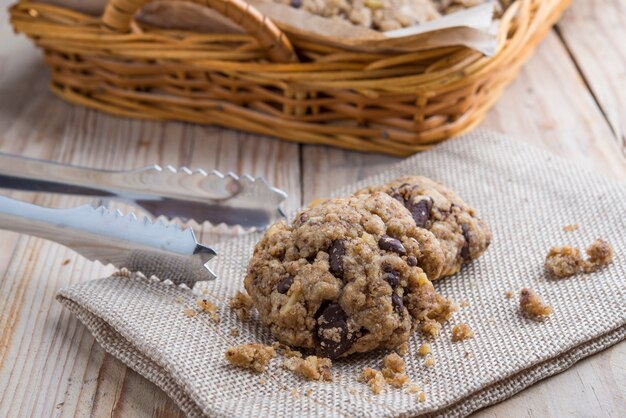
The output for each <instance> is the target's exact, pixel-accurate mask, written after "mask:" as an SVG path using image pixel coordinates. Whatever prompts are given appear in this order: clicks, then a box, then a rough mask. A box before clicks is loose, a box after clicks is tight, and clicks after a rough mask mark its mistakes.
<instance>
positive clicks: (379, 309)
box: [245, 177, 491, 358]
mask: <svg viewBox="0 0 626 418" xmlns="http://www.w3.org/2000/svg"><path fill="white" fill-rule="evenodd" d="M490 240H491V232H490V230H489V227H488V225H487V224H486V223H485V222H484V221H482V220H481V219H479V218H478V217H477V216H476V214H475V211H474V210H473V209H472V208H471V207H469V206H468V205H467V204H465V202H463V201H462V200H461V198H459V197H458V196H457V195H456V193H454V192H453V191H451V190H450V189H448V188H446V187H445V186H443V185H441V184H439V183H436V182H434V181H432V180H430V179H427V178H424V177H403V178H399V179H397V180H394V181H392V182H390V183H387V184H384V185H380V186H373V187H369V188H366V189H363V190H360V191H358V192H357V193H355V194H354V195H352V196H349V197H346V198H339V199H328V200H324V201H321V202H319V201H318V202H316V204H315V205H312V206H310V207H308V208H306V209H304V210H301V211H300V212H298V213H297V214H296V216H295V219H294V220H293V222H292V223H291V224H289V223H287V222H285V221H281V222H279V223H277V224H275V225H273V226H272V227H270V228H269V229H268V230H267V231H266V233H265V235H264V236H263V238H262V239H261V240H260V241H259V243H258V244H257V245H256V247H255V251H254V255H253V257H252V259H251V260H250V263H249V266H248V271H247V275H246V278H245V287H246V290H247V291H248V293H249V294H250V296H251V297H252V300H253V302H254V305H255V307H256V308H257V310H258V312H259V316H260V318H261V320H262V321H263V322H264V323H265V324H266V325H267V326H268V327H269V328H270V330H271V332H272V333H273V335H274V336H276V338H278V339H279V340H280V341H281V342H283V343H285V344H288V345H291V346H296V347H301V348H305V349H311V350H314V351H316V352H317V353H318V354H319V355H322V356H324V357H328V358H337V357H340V356H346V355H349V354H352V353H358V352H366V351H371V350H375V349H379V348H395V347H397V346H399V345H401V344H402V343H404V342H406V341H407V340H408V338H409V336H410V334H411V333H412V332H413V331H415V330H417V329H420V330H421V331H422V332H424V333H426V334H427V335H429V336H432V337H435V336H437V335H438V332H439V329H440V328H441V324H442V323H444V322H445V321H447V320H448V319H449V318H450V316H451V315H452V313H453V312H454V311H455V310H456V309H457V306H456V304H454V303H453V302H452V301H451V300H448V299H446V298H444V297H442V296H441V295H439V294H438V293H437V292H436V291H435V289H434V287H433V285H432V283H431V282H432V281H433V280H437V279H440V278H442V277H444V276H447V275H451V274H454V273H456V272H458V270H459V269H460V268H461V266H462V265H463V264H465V263H469V262H471V261H472V260H474V259H476V258H478V257H479V256H480V255H481V254H482V253H483V252H484V251H485V250H486V248H487V247H488V246H489V243H490Z"/></svg>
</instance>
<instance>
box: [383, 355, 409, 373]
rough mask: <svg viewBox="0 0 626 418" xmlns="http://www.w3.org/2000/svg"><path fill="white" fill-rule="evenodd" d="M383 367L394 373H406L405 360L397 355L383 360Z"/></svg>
mask: <svg viewBox="0 0 626 418" xmlns="http://www.w3.org/2000/svg"><path fill="white" fill-rule="evenodd" d="M383 367H384V368H385V369H389V370H391V371H392V372H394V373H402V372H403V371H404V360H402V357H400V356H399V355H397V354H396V353H391V354H389V355H387V356H385V358H384V359H383Z"/></svg>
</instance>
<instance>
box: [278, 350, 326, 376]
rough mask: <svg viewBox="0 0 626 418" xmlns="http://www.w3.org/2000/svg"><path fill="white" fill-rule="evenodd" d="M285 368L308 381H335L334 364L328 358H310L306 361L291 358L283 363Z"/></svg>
mask: <svg viewBox="0 0 626 418" xmlns="http://www.w3.org/2000/svg"><path fill="white" fill-rule="evenodd" d="M283 367H285V368H286V369H288V370H291V371H292V372H294V373H295V374H297V375H298V376H301V377H304V378H305V379H307V380H323V381H326V382H330V381H332V380H333V375H332V372H331V369H332V367H333V363H332V361H331V360H330V359H327V358H323V357H317V356H308V357H307V358H306V359H302V358H299V357H291V358H290V359H289V360H287V361H285V362H284V363H283Z"/></svg>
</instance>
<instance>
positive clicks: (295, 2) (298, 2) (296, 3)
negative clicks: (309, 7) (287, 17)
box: [289, 0, 302, 9]
mask: <svg viewBox="0 0 626 418" xmlns="http://www.w3.org/2000/svg"><path fill="white" fill-rule="evenodd" d="M289 4H290V5H291V7H295V8H296V9H299V8H300V6H302V0H291V1H290V2H289Z"/></svg>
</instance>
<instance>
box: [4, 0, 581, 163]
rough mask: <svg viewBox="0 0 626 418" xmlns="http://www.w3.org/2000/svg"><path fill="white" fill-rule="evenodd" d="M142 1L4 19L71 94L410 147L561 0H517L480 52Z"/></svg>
mask: <svg viewBox="0 0 626 418" xmlns="http://www.w3.org/2000/svg"><path fill="white" fill-rule="evenodd" d="M148 1H150V0H110V2H109V4H108V5H107V7H106V9H105V12H104V13H103V16H102V17H94V16H89V15H85V14H81V13H77V12H75V11H71V10H68V9H64V8H60V7H56V6H51V5H48V4H42V3H36V2H31V1H28V0H23V1H21V2H19V3H18V4H16V5H15V6H13V7H12V8H11V10H10V12H11V21H12V23H13V26H14V28H15V29H16V31H18V32H23V33H25V34H27V35H28V36H30V37H31V38H32V39H33V40H34V42H35V43H36V44H37V45H39V46H40V47H41V48H42V49H43V50H44V52H45V61H46V62H47V64H48V65H49V66H50V67H51V69H52V82H51V88H52V90H53V91H54V92H55V93H56V94H58V95H59V96H61V97H63V98H65V99H67V100H69V101H71V102H74V103H79V104H82V105H85V106H89V107H93V108H96V109H100V110H103V111H106V112H109V113H113V114H116V115H121V116H128V117H134V118H145V119H157V120H164V119H169V120H182V121H190V122H196V123H203V124H214V125H220V126H225V127H231V128H235V129H239V130H244V131H249V132H256V133H260V134H265V135H271V136H275V137H279V138H282V139H285V140H289V141H297V142H303V143H309V144H326V145H332V146H337V147H343V148H349V149H355V150H362V151H375V152H383V153H387V154H393V155H408V154H412V153H414V152H416V151H420V150H424V149H426V148H428V147H430V146H432V145H433V144H435V143H436V142H438V141H441V140H443V139H446V138H449V137H451V136H454V135H457V134H460V133H462V132H465V131H467V130H469V129H471V128H473V127H474V126H476V125H477V124H478V123H479V122H480V121H481V120H482V118H483V117H484V116H485V113H486V112H487V110H488V109H489V108H490V107H491V106H492V105H493V104H494V103H495V102H496V100H497V99H498V97H499V96H500V94H501V93H502V90H503V89H504V87H505V86H506V85H507V84H508V83H509V82H511V81H512V79H513V78H514V77H515V76H516V74H517V72H518V70H519V68H520V66H521V65H522V64H523V63H524V62H525V61H526V60H527V59H528V57H529V56H530V55H531V53H532V51H533V50H534V48H535V46H536V45H537V43H538V42H540V40H541V39H542V38H543V37H544V36H545V34H546V33H547V32H548V31H549V29H550V28H551V26H552V25H553V24H554V23H555V22H556V21H557V19H558V18H559V17H560V15H561V13H562V12H563V11H564V10H565V8H566V7H567V6H568V5H569V3H570V1H571V0H517V1H515V2H514V3H513V4H512V6H510V7H509V8H508V9H507V11H506V13H505V15H504V16H503V18H502V23H501V29H500V34H499V38H498V53H497V54H496V55H495V56H493V57H491V58H487V57H485V56H483V55H482V54H481V53H479V52H476V51H473V50H470V49H468V48H464V47H448V48H438V49H431V50H426V51H420V52H413V53H397V54H374V53H364V52H356V51H348V50H344V49H340V48H338V47H336V46H328V45H321V44H320V43H316V42H311V41H310V40H307V39H306V38H305V37H303V36H291V39H289V38H288V37H287V36H286V35H285V34H284V33H283V32H282V31H281V30H280V29H279V28H278V27H277V26H276V25H274V24H273V23H272V22H271V21H269V20H267V19H266V18H264V17H263V16H262V15H261V14H260V13H259V12H258V11H256V10H255V9H253V8H252V7H250V6H248V5H247V4H246V3H245V2H244V1H243V0H193V2H194V3H198V4H201V5H203V6H205V7H209V8H212V9H214V10H215V11H218V12H219V13H221V14H222V15H224V16H226V17H228V18H230V19H232V20H233V21H235V22H237V23H238V24H239V25H240V26H241V27H243V28H244V29H245V30H246V32H247V33H248V34H244V35H241V34H197V33H192V32H182V31H172V30H163V29H158V28H149V27H145V26H142V25H140V24H138V23H137V22H136V21H135V20H134V19H133V16H134V15H135V13H136V12H137V11H138V10H139V9H140V8H141V7H142V6H143V5H144V4H146V3H147V2H148ZM172 1H175V0H172Z"/></svg>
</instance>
